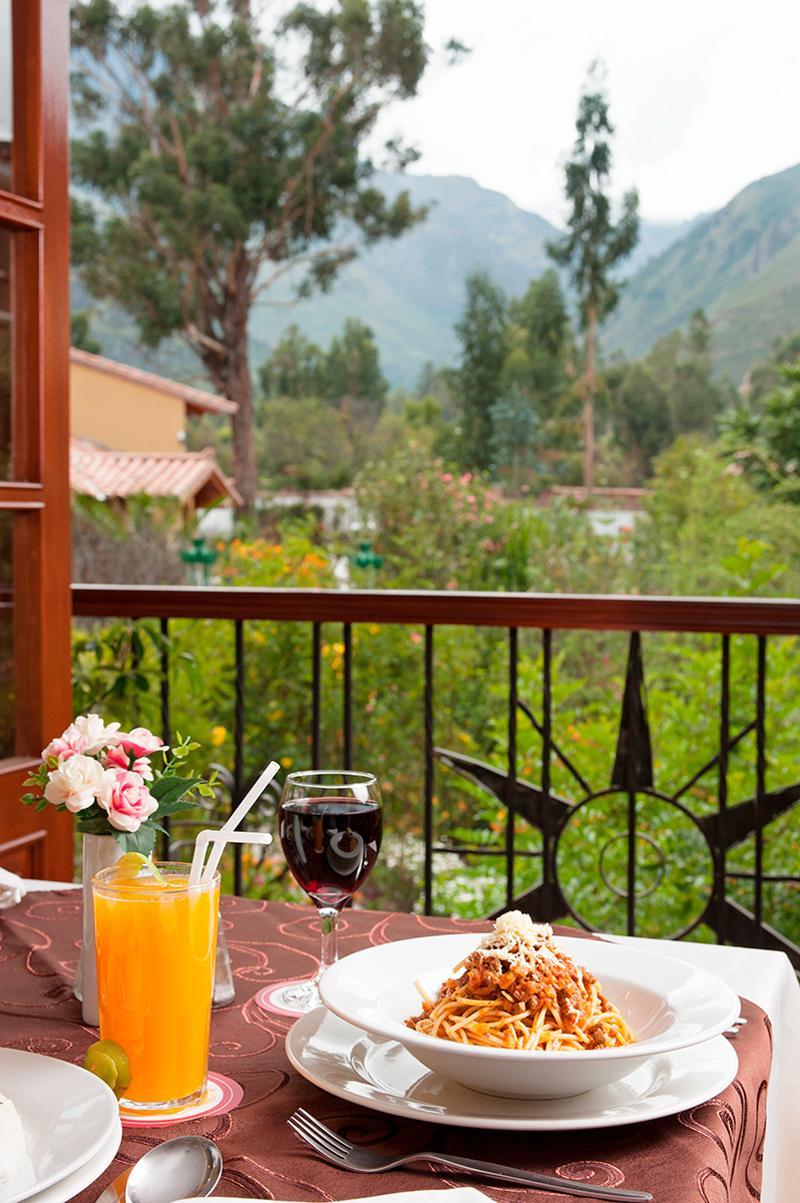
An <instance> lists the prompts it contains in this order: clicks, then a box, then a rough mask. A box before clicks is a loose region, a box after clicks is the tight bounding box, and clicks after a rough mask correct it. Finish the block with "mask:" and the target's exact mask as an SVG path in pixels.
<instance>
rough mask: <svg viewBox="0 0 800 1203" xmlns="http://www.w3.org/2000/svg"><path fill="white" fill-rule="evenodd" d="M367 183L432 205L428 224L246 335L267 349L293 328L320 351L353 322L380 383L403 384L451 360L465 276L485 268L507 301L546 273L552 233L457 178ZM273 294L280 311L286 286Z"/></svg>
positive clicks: (257, 319) (266, 312)
mask: <svg viewBox="0 0 800 1203" xmlns="http://www.w3.org/2000/svg"><path fill="white" fill-rule="evenodd" d="M375 183H376V186H377V187H379V188H380V189H381V190H382V191H383V192H385V193H386V195H387V196H389V197H394V196H396V195H397V193H398V192H400V191H402V190H403V189H407V190H408V191H409V193H410V194H411V199H412V201H413V203H414V204H415V205H423V204H425V205H429V206H430V208H429V212H428V217H427V219H426V220H425V221H424V222H422V223H421V224H420V225H418V226H416V227H415V228H414V229H413V230H411V231H410V232H409V233H407V234H405V235H403V237H402V238H399V239H397V240H395V241H387V242H379V243H376V244H375V245H374V246H373V247H370V248H369V249H368V250H366V251H365V252H363V253H362V254H361V255H360V256H359V258H358V259H356V260H355V261H354V262H353V263H351V264H348V266H347V267H346V268H345V269H344V270H343V271H342V273H341V275H340V277H339V279H338V280H337V282H336V284H335V285H334V287H333V289H332V290H331V291H330V292H329V293H327V294H326V295H324V296H320V295H316V296H314V297H311V298H309V299H308V300H306V301H302V302H300V303H299V304H295V305H291V306H289V307H281V308H277V307H276V308H272V307H270V306H269V305H265V306H263V307H262V308H260V309H258V310H257V311H256V312H255V313H254V314H253V317H252V320H251V330H252V332H253V334H254V335H255V336H256V337H257V338H258V339H259V340H260V341H261V342H262V343H267V344H269V343H274V342H275V341H277V339H278V338H279V337H280V335H281V333H282V332H283V331H284V330H285V329H286V327H287V326H289V325H291V324H292V323H293V322H295V323H297V325H298V326H299V327H300V328H301V330H302V331H303V333H304V334H306V335H307V336H308V337H309V338H312V339H313V340H314V341H315V342H318V343H322V344H327V343H328V342H329V341H330V339H331V337H332V336H333V335H334V334H336V333H338V332H339V330H340V329H341V326H342V324H343V322H344V320H345V318H347V317H357V318H361V320H362V321H365V322H367V323H368V324H369V325H370V326H371V327H372V329H373V330H374V331H375V337H376V340H377V343H378V347H379V350H380V356H381V366H382V368H383V371H384V373H385V375H386V376H387V377H388V378H389V380H390V381H391V382H392V383H393V384H403V385H406V386H410V385H413V384H414V382H415V381H416V379H417V377H418V376H419V373H420V370H421V368H422V367H423V366H424V364H425V363H426V362H427V361H429V360H430V361H432V362H434V363H436V364H447V363H450V362H452V360H453V359H454V357H455V354H456V347H457V344H456V338H455V333H454V330H453V326H454V324H455V322H456V321H457V319H458V316H459V313H460V311H461V308H462V306H463V303H464V279H465V277H466V275H467V274H468V272H470V271H472V270H473V269H475V268H478V267H483V268H486V269H487V270H488V271H489V272H490V273H491V275H492V276H493V277H494V279H495V280H496V281H497V282H498V283H499V284H500V285H501V286H502V287H503V288H504V289H505V290H506V291H507V292H508V293H509V294H511V295H514V294H519V293H521V292H523V291H524V289H525V288H526V287H527V285H528V282H529V281H530V280H531V278H532V277H533V276H537V275H540V274H541V273H542V272H543V271H545V270H546V268H547V267H548V265H549V260H548V258H547V253H546V251H545V244H546V243H547V241H548V240H549V239H551V238H555V237H557V236H558V234H559V231H558V230H557V229H556V227H555V226H552V225H550V223H549V222H547V221H545V220H544V218H542V217H538V216H537V215H536V214H535V213H528V212H526V211H525V210H524V209H519V208H518V207H517V206H516V205H515V204H514V203H513V201H511V200H509V199H508V197H506V196H503V195H502V194H501V193H499V192H492V191H490V190H489V189H487V188H482V187H481V186H480V185H479V184H477V183H476V182H475V181H474V180H471V179H467V178H465V177H463V176H412V175H407V176H397V175H388V174H379V175H378V176H377V178H376V180H375ZM275 296H276V299H277V300H278V301H279V303H280V304H281V305H282V306H283V305H285V302H286V300H287V299H288V296H289V288H288V286H287V288H286V289H285V290H284V291H281V292H278V293H276V294H275Z"/></svg>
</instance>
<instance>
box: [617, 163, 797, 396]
mask: <svg viewBox="0 0 800 1203" xmlns="http://www.w3.org/2000/svg"><path fill="white" fill-rule="evenodd" d="M699 307H702V308H704V309H705V310H706V311H707V312H708V315H709V317H710V318H711V320H712V327H713V353H714V359H715V362H716V365H717V367H718V369H719V370H720V371H721V372H724V373H727V374H728V375H730V376H731V377H732V378H733V379H735V380H738V379H740V378H741V376H742V375H743V374H744V372H745V371H746V370H747V368H748V367H749V366H750V364H751V363H752V361H753V360H754V359H757V358H760V357H762V356H763V355H764V354H765V353H766V352H767V351H768V350H769V348H770V347H771V345H772V343H773V341H774V340H775V338H776V337H778V336H779V335H782V334H788V333H790V332H793V331H796V330H798V329H800V165H797V166H795V167H790V168H789V169H788V170H786V171H782V172H779V173H778V174H777V175H772V176H767V177H765V178H764V179H762V180H757V181H756V182H755V183H753V184H749V185H748V187H747V188H744V189H743V190H742V191H741V192H740V193H738V195H737V196H735V197H734V198H733V200H732V201H730V203H729V204H727V205H726V206H725V207H724V208H723V209H720V210H719V211H718V212H716V213H712V214H710V215H709V216H707V217H704V218H701V219H700V220H699V221H697V222H696V223H695V224H694V225H693V226H692V228H691V229H690V230H689V232H688V233H687V234H686V235H684V237H682V238H680V239H679V240H678V241H677V242H676V243H674V244H673V245H672V246H671V247H669V248H668V249H667V250H666V251H665V252H664V253H663V254H662V255H660V256H658V258H656V259H654V260H653V261H652V262H650V263H649V264H647V265H645V267H644V268H642V269H641V270H640V271H639V272H638V273H637V274H636V275H635V276H634V277H633V279H632V280H631V281H630V283H629V285H628V287H627V288H626V290H625V293H624V294H623V298H622V301H621V302H620V305H619V308H618V309H617V311H616V313H614V314H613V315H612V317H611V319H610V320H609V322H608V324H607V326H606V328H605V330H604V333H603V346H604V349H605V351H606V352H609V351H611V350H615V349H620V350H622V351H624V352H625V353H626V354H627V355H628V356H630V357H631V358H634V357H638V356H639V355H642V354H644V353H645V352H646V351H647V350H648V348H649V347H650V346H651V345H652V344H653V342H655V340H656V339H657V338H659V337H660V336H661V335H662V334H666V333H667V332H668V331H669V330H673V329H675V327H676V326H681V325H683V324H684V323H685V322H686V320H687V318H688V317H689V315H690V314H691V313H692V311H693V310H694V309H697V308H699Z"/></svg>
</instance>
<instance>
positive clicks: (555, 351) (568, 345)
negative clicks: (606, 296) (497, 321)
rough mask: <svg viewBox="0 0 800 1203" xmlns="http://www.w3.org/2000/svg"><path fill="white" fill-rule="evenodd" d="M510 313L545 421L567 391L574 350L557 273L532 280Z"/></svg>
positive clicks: (531, 389) (530, 387) (531, 388)
mask: <svg viewBox="0 0 800 1203" xmlns="http://www.w3.org/2000/svg"><path fill="white" fill-rule="evenodd" d="M510 311H511V320H512V322H513V323H514V324H515V325H517V326H518V327H519V328H520V330H521V331H522V335H523V340H522V345H523V347H524V350H525V352H526V355H527V360H528V365H529V366H528V369H527V370H528V392H529V395H530V396H531V398H532V399H533V401H534V402H535V404H536V408H537V410H538V412H539V415H540V416H541V417H542V418H546V417H548V416H549V415H550V414H551V413H552V412H553V410H554V409H555V407H556V405H557V403H558V400H559V398H560V397H561V396H562V395H563V393H564V391H565V389H566V388H567V387H568V372H569V368H570V366H571V359H572V349H573V348H572V331H571V327H570V320H569V313H568V311H567V302H566V298H565V297H564V293H563V291H562V288H561V285H560V283H559V280H558V276H557V274H556V273H555V271H553V270H552V269H551V270H550V271H546V272H545V273H544V274H543V275H541V276H539V277H538V279H536V280H531V282H530V284H529V285H528V288H527V290H526V291H525V293H524V295H523V296H521V297H520V298H519V299H518V300H515V301H512V302H511V307H510ZM517 375H518V373H517ZM517 383H518V384H522V381H521V380H519V379H518V380H517Z"/></svg>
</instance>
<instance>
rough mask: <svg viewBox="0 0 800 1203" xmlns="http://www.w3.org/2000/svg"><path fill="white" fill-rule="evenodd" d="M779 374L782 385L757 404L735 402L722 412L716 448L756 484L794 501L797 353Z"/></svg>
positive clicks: (799, 484) (799, 391) (799, 462)
mask: <svg viewBox="0 0 800 1203" xmlns="http://www.w3.org/2000/svg"><path fill="white" fill-rule="evenodd" d="M781 375H782V377H783V384H782V386H780V387H778V388H776V389H773V391H772V392H771V393H768V394H767V395H766V397H764V398H763V399H762V401H761V403H760V404H759V405H758V407H757V408H754V409H748V408H746V407H745V406H744V405H740V406H738V407H737V408H735V409H731V410H729V411H728V412H727V413H726V414H725V415H724V416H723V418H722V420H721V423H720V426H721V438H722V447H723V450H724V452H725V454H726V455H727V456H728V457H730V459H731V461H732V463H731V467H732V468H733V470H734V471H737V472H741V473H744V474H745V475H746V476H747V478H748V479H749V480H750V481H751V483H752V484H754V485H755V486H756V488H758V489H760V490H762V491H763V492H774V493H775V494H776V495H777V496H779V497H780V498H781V499H782V500H784V501H791V502H795V503H800V358H798V360H797V362H796V363H793V364H785V365H784V366H783V369H782V372H781Z"/></svg>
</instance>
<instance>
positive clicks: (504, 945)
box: [406, 911, 636, 1050]
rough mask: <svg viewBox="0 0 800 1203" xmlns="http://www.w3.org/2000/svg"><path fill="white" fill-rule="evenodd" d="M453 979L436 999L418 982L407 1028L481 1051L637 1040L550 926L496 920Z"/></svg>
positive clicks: (524, 919)
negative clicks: (418, 1000) (418, 998)
mask: <svg viewBox="0 0 800 1203" xmlns="http://www.w3.org/2000/svg"><path fill="white" fill-rule="evenodd" d="M459 971H461V972H460V974H459ZM454 974H459V976H453V977H451V978H449V979H448V980H447V981H446V982H445V983H444V984H443V985H442V987H441V989H440V990H439V994H438V997H437V998H436V999H431V998H429V997H427V995H426V994H425V991H424V990H423V989H422V987H421V986H420V985H419V983H417V988H418V989H419V990H420V993H421V994H422V996H423V998H424V1000H425V1001H424V1003H423V1008H422V1012H421V1014H419V1015H416V1016H414V1017H413V1018H411V1019H407V1020H406V1025H407V1026H408V1027H409V1028H413V1029H414V1030H415V1031H417V1032H424V1033H425V1034H426V1035H428V1036H439V1037H441V1038H442V1039H443V1040H454V1041H459V1042H461V1043H462V1044H475V1045H483V1046H484V1047H487V1048H509V1049H530V1050H533V1049H547V1050H557V1049H572V1050H585V1049H599V1048H615V1047H618V1046H620V1045H624V1044H633V1043H634V1042H635V1040H636V1037H635V1036H634V1035H633V1033H632V1032H631V1030H630V1028H629V1027H628V1025H627V1024H626V1022H625V1020H624V1019H623V1018H622V1015H621V1014H620V1013H619V1011H618V1010H617V1008H616V1007H615V1006H614V1005H613V1004H612V1003H610V1002H609V1001H608V999H607V998H606V997H605V995H604V994H603V993H602V991H601V989H600V987H599V985H598V983H597V980H596V979H595V978H594V977H593V976H592V974H591V973H589V971H588V970H587V969H584V968H582V967H581V966H580V965H576V964H575V962H574V961H573V960H571V958H570V957H568V956H567V955H566V953H564V952H562V951H561V949H559V948H558V947H557V946H556V944H555V943H554V942H553V932H552V928H551V927H550V926H549V925H548V924H546V923H545V924H534V923H533V922H532V921H531V919H530V917H529V916H528V915H523V914H521V912H519V911H509V912H508V913H507V914H505V915H501V916H500V918H499V919H498V920H497V921H496V922H495V925H494V931H492V932H490V933H489V934H488V935H486V936H484V937H483V939H482V940H481V943H480V945H479V947H478V948H476V949H475V951H474V952H471V953H470V954H469V956H467V957H465V958H464V960H463V961H461V962H460V963H459V964H458V965H456V967H455V970H454Z"/></svg>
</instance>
